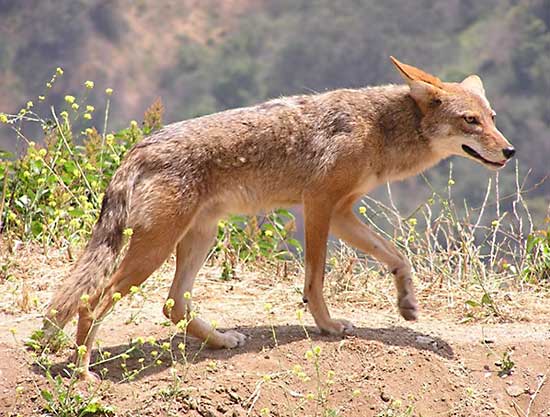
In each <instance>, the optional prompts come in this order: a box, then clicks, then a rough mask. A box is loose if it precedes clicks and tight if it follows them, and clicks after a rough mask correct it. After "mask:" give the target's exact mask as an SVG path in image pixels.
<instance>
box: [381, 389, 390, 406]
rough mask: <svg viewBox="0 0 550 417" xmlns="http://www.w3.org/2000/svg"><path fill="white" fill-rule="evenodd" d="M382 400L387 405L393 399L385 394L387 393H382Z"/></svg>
mask: <svg viewBox="0 0 550 417" xmlns="http://www.w3.org/2000/svg"><path fill="white" fill-rule="evenodd" d="M380 398H381V399H382V401H384V402H385V403H387V402H388V401H389V400H390V399H391V397H390V396H389V395H388V394H387V393H386V392H385V391H382V392H381V393H380Z"/></svg>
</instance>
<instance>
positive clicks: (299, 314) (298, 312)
mask: <svg viewBox="0 0 550 417" xmlns="http://www.w3.org/2000/svg"><path fill="white" fill-rule="evenodd" d="M296 318H297V319H298V320H300V321H302V319H303V318H304V310H302V309H298V310H296Z"/></svg>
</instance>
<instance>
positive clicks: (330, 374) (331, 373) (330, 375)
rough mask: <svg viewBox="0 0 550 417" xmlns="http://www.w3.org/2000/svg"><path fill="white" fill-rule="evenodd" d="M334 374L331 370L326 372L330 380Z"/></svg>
mask: <svg viewBox="0 0 550 417" xmlns="http://www.w3.org/2000/svg"><path fill="white" fill-rule="evenodd" d="M334 375H335V372H334V371H333V370H332V369H331V370H329V371H328V372H327V378H328V379H332V378H334Z"/></svg>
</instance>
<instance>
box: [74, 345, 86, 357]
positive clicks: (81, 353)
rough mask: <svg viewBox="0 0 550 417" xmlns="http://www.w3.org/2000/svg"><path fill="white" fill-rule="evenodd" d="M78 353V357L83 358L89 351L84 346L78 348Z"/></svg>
mask: <svg viewBox="0 0 550 417" xmlns="http://www.w3.org/2000/svg"><path fill="white" fill-rule="evenodd" d="M76 351H77V353H78V356H79V357H82V356H84V355H85V354H86V352H87V351H88V348H86V346H84V345H80V346H79V347H77V348H76Z"/></svg>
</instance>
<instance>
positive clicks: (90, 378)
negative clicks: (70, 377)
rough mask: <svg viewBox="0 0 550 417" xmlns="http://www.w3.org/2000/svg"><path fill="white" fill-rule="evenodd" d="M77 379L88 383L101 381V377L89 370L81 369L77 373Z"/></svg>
mask: <svg viewBox="0 0 550 417" xmlns="http://www.w3.org/2000/svg"><path fill="white" fill-rule="evenodd" d="M78 379H79V380H80V381H82V382H85V383H88V384H97V383H99V382H101V378H100V377H99V375H98V374H96V373H95V372H92V371H89V370H86V371H81V372H80V373H79V374H78Z"/></svg>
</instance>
